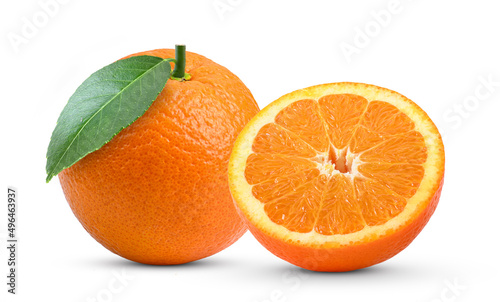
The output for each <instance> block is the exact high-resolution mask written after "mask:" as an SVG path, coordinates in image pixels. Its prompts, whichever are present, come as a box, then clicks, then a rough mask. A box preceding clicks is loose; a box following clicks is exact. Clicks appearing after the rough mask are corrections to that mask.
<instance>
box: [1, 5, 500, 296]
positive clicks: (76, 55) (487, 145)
mask: <svg viewBox="0 0 500 302" xmlns="http://www.w3.org/2000/svg"><path fill="white" fill-rule="evenodd" d="M46 1H48V0H42V2H46ZM60 2H61V3H62V2H63V1H62V0H61V1H60ZM65 2H67V3H65V4H59V5H58V9H57V11H55V12H54V11H53V12H52V13H51V16H49V17H46V16H47V15H44V14H45V13H44V10H43V9H42V7H41V6H40V4H39V2H38V1H34V0H23V1H6V0H2V2H1V4H0V24H1V28H0V30H1V32H0V48H1V56H0V66H1V73H0V85H1V86H0V87H1V93H2V96H1V98H0V99H1V106H2V108H1V118H0V123H1V126H0V129H1V137H0V141H1V149H0V150H1V151H0V152H1V160H2V166H1V188H2V189H1V190H2V192H5V191H6V187H7V186H8V185H12V186H15V187H16V188H17V189H18V191H19V228H18V236H19V238H20V242H19V245H20V249H19V254H18V258H19V283H18V293H19V294H18V295H16V296H15V297H14V296H13V295H10V294H9V295H8V294H7V293H6V286H5V284H6V283H7V281H6V280H7V279H6V278H5V276H6V274H7V265H6V263H7V253H6V249H5V248H3V246H4V242H5V237H6V203H5V202H4V201H2V205H3V206H1V209H0V215H1V219H0V221H1V225H0V226H1V227H0V236H1V237H2V243H1V246H2V248H1V249H0V262H1V265H0V268H1V273H0V276H1V278H0V279H1V282H0V283H2V285H1V286H0V288H2V290H1V294H0V300H1V301H6V300H7V301H40V300H41V301H49V299H50V301H206V300H210V301H212V300H213V301H273V302H274V301H304V300H305V299H309V300H310V301H312V299H314V301H367V300H370V301H398V302H400V301H410V302H421V301H433V302H435V301H443V302H444V301H499V300H500V292H499V291H498V284H499V281H500V276H499V270H500V260H499V258H498V255H499V254H500V248H499V244H498V241H499V237H498V231H499V226H498V221H499V212H500V211H499V210H500V198H499V194H498V188H499V185H498V183H499V180H500V179H499V176H498V175H499V174H498V171H499V170H500V163H499V161H498V159H497V158H498V154H499V150H500V143H499V137H500V136H499V129H500V127H499V126H500V118H499V117H498V113H499V112H500V102H499V96H500V84H499V83H498V82H500V59H499V58H500V42H499V33H498V30H499V29H500V18H499V16H498V13H499V11H500V5H499V2H498V1H492V0H478V1H451V0H449V1H431V0H420V1H417V0H414V1H410V0H400V1H396V2H395V3H396V4H394V5H393V4H390V3H391V2H392V1H390V0H375V1H374V0H365V1H303V0H301V1H290V0H289V1H263V0H262V1H255V0H254V1H250V0H248V1H245V0H217V1H214V0H205V1H201V0H196V1H195V0H191V1H175V2H174V1H160V0H158V1H152V0H142V1H124V0H121V1H118V0H116V1H89V0H87V1H82V0H80V1H77V0H69V1H68V0H66V1H65ZM398 3H399V4H398ZM216 5H217V6H218V7H219V9H217V8H216ZM389 8H390V9H391V11H389ZM382 10H384V11H386V12H388V13H380V11H382ZM44 16H45V17H46V18H44ZM376 16H383V17H384V18H383V20H382V21H380V20H379V21H377V17H376ZM34 18H35V19H37V20H35V22H36V23H37V25H35V26H36V27H37V31H36V32H35V33H34V34H33V33H32V34H31V35H26V33H24V34H25V37H24V38H23V39H25V40H23V41H22V42H20V43H21V44H18V45H17V44H16V43H12V41H11V39H12V37H14V36H15V35H17V38H18V39H20V37H21V36H22V35H23V32H22V30H23V26H24V24H25V22H33V19H34ZM378 19H380V18H378ZM26 20H28V21H26ZM360 32H363V33H364V34H367V35H368V36H367V37H365V39H363V38H362V36H363V35H364V34H362V33H360ZM176 43H185V44H187V47H188V50H190V51H194V52H197V53H199V54H202V55H204V56H206V57H208V58H211V59H212V60H214V61H216V62H218V63H219V64H221V65H224V66H226V67H227V68H229V69H230V70H231V71H232V72H234V73H235V74H236V75H238V76H239V77H240V78H241V79H242V80H243V82H244V83H245V84H246V85H247V86H248V87H249V88H250V90H251V91H252V93H253V94H254V97H255V99H256V100H257V102H258V103H259V105H260V107H261V108H263V107H264V106H266V105H267V104H268V103H270V102H271V101H273V100H275V99H276V98H278V97H279V96H281V95H283V94H285V93H288V92H291V91H293V90H296V89H299V88H304V87H307V86H311V85H315V84H321V83H327V82H338V81H355V82H366V83H371V84H376V85H379V86H383V87H387V88H390V89H393V90H396V91H398V92H400V93H402V94H404V95H406V96H407V97H409V98H410V99H412V100H414V101H415V102H416V103H418V104H419V105H420V106H421V107H422V108H423V109H424V110H425V111H426V112H427V113H428V114H429V115H430V117H431V118H432V119H433V120H434V121H435V123H436V124H437V125H438V127H439V129H440V130H441V132H442V134H443V135H444V136H445V137H446V139H445V146H446V156H447V158H446V160H447V162H446V177H445V179H446V181H445V186H444V189H443V193H442V197H441V201H440V204H439V206H438V208H437V210H436V212H435V214H434V216H433V217H432V219H431V221H430V222H429V223H428V225H427V227H426V228H425V229H424V230H423V232H422V233H421V234H420V235H419V237H418V238H417V239H416V240H415V241H414V242H413V243H412V244H411V245H410V246H409V247H408V248H407V249H406V250H404V251H403V252H402V253H400V254H399V255H397V256H396V257H394V258H393V259H390V260H389V261H386V262H385V263H382V264H379V265H376V266H374V267H371V268H367V269H363V270H359V271H354V272H349V273H314V272H309V271H306V270H303V269H300V268H297V267H295V266H293V265H291V264H288V263H287V262H285V261H282V260H281V259H279V258H277V257H275V256H274V255H272V254H271V253H269V252H268V251H267V250H265V249H264V248H263V247H261V246H260V244H259V243H258V242H257V241H256V240H255V239H254V238H253V237H252V235H251V234H249V233H247V234H245V235H244V236H243V237H242V238H241V239H240V240H239V241H238V242H236V243H235V244H234V245H233V246H231V247H229V248H228V249H226V250H224V251H222V252H220V253H219V254H217V255H214V256H212V257H209V258H207V259H204V260H201V261H197V262H194V263H190V264H186V265H180V266H164V267H155V266H145V265H140V264H135V263H132V262H130V261H127V260H124V259H122V258H120V257H118V256H116V255H114V254H112V253H110V252H109V251H107V250H106V249H104V248H103V247H102V246H100V245H99V244H98V243H97V242H96V241H94V240H93V239H92V238H91V237H90V236H89V235H88V234H87V233H86V232H85V230H84V229H83V228H82V227H81V225H80V224H79V222H78V221H77V219H76V218H75V217H74V216H73V214H72V212H71V210H70V208H69V206H68V205H67V203H66V201H65V199H64V196H63V194H62V191H61V188H60V185H59V183H58V180H57V178H54V179H53V181H52V182H50V183H49V184H46V183H45V153H46V148H47V145H48V142H49V138H50V135H51V132H52V130H53V128H54V126H55V122H56V120H57V117H58V116H59V113H60V111H61V110H62V108H63V107H64V105H65V104H66V102H67V100H68V98H69V96H70V95H71V94H72V93H73V92H74V90H75V89H76V87H78V85H79V84H80V83H81V82H82V81H83V80H84V79H85V78H87V77H88V76H89V75H90V74H91V73H92V72H94V71H96V70H98V69H99V68H101V67H103V66H104V65H107V64H109V63H111V62H113V61H114V60H116V59H118V58H121V57H123V56H125V55H128V54H131V53H135V52H138V51H143V50H149V49H155V48H173V46H174V45H175V44H176ZM347 44H349V45H351V50H353V48H354V47H355V48H356V49H357V50H356V53H353V54H352V55H346V54H345V53H344V52H343V51H342V47H344V48H346V47H349V46H346V45H347ZM488 79H489V80H488ZM488 81H490V82H491V81H493V82H496V84H493V85H489V86H488V85H485V84H484V82H488ZM3 194H5V197H1V198H2V200H5V201H6V193H3ZM119 274H126V277H127V278H129V279H126V280H125V281H123V282H122V283H123V286H121V287H120V284H121V283H120V282H119V280H118V283H116V284H115V283H113V282H115V280H117V279H116V275H119ZM110 282H111V283H113V285H114V286H115V287H117V286H118V287H120V288H119V290H115V292H114V293H111V292H110V291H109V289H108V286H109V284H110ZM453 283H457V284H458V285H452V284H453ZM6 298H7V299H6ZM93 299H95V300H93Z"/></svg>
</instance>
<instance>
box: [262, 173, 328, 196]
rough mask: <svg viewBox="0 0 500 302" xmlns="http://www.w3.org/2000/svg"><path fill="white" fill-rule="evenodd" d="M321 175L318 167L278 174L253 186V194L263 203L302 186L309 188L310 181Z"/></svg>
mask: <svg viewBox="0 0 500 302" xmlns="http://www.w3.org/2000/svg"><path fill="white" fill-rule="evenodd" d="M318 175H319V171H318V170H317V169H311V170H306V171H302V172H299V173H296V174H289V175H282V176H276V177H275V178H274V179H271V180H268V181H265V182H263V183H259V184H256V185H254V186H253V188H252V194H253V195H254V196H255V198H257V199H258V200H260V201H261V202H263V203H266V202H269V201H272V200H274V199H277V198H281V197H283V196H287V195H290V194H292V193H293V192H295V191H297V190H298V189H299V188H301V187H305V189H308V188H309V185H308V184H309V182H311V181H313V180H314V178H316V177H317V176H318Z"/></svg>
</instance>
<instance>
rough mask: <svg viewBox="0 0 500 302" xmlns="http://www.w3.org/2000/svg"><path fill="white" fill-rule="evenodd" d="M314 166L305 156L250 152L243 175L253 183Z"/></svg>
mask: <svg viewBox="0 0 500 302" xmlns="http://www.w3.org/2000/svg"><path fill="white" fill-rule="evenodd" d="M314 168H316V164H314V163H313V162H311V161H310V160H308V159H305V158H298V157H292V156H287V155H281V154H251V155H250V156H249V157H248V159H247V164H246V170H245V176H246V179H247V181H248V183H250V184H252V185H254V184H257V183H260V182H264V181H266V180H271V179H274V178H275V177H279V176H283V175H293V174H297V173H298V172H302V171H305V170H311V169H314Z"/></svg>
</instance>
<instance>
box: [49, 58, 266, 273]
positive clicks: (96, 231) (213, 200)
mask: <svg viewBox="0 0 500 302" xmlns="http://www.w3.org/2000/svg"><path fill="white" fill-rule="evenodd" d="M136 55H153V56H158V57H163V58H174V57H175V53H174V50H171V49H158V50H153V51H147V52H142V53H137V54H134V55H131V56H136ZM186 56H187V59H186V72H187V73H190V74H191V76H192V78H191V80H190V81H185V82H179V81H175V80H169V81H168V82H167V84H166V86H165V88H164V89H163V91H162V92H161V94H160V95H159V96H158V98H157V99H156V100H155V101H154V102H153V104H152V105H151V107H150V108H149V109H148V110H147V111H146V113H145V114H144V115H143V116H141V117H140V118H139V119H137V120H136V121H135V122H134V123H133V124H132V125H130V126H129V127H127V128H125V129H124V130H123V131H121V132H120V133H119V134H117V135H116V136H115V137H114V138H113V139H112V140H111V141H109V142H108V143H107V144H106V145H104V146H103V147H102V148H101V149H99V150H97V151H95V152H93V153H90V154H89V155H87V156H86V157H84V158H83V159H81V160H80V161H78V162H77V163H76V164H74V165H73V166H71V167H70V168H67V169H65V170H63V171H62V172H61V173H60V174H59V180H60V183H61V186H62V188H63V191H64V194H65V196H66V199H67V201H68V203H69V205H70V207H71V209H72V210H73V213H74V214H75V216H76V217H77V218H78V220H79V221H80V222H81V224H82V225H83V227H84V228H85V229H86V230H87V231H88V232H89V233H90V235H92V237H94V238H95V239H96V240H97V241H98V242H99V243H101V244H102V245H103V246H104V247H106V248H107V249H109V250H110V251H112V252H114V253H116V254H118V255H120V256H122V257H124V258H127V259H130V260H133V261H136V262H141V263H147V264H157V265H163V264H181V263H186V262H190V261H194V260H198V259H201V258H204V257H208V256H210V255H213V254H215V253H217V252H219V251H221V250H223V249H225V248H226V247H228V246H230V245H231V244H232V243H234V242H235V241H236V240H237V239H239V238H240V237H241V236H242V235H243V233H244V232H245V231H246V227H245V225H244V222H243V220H242V219H241V218H240V216H239V215H238V214H237V212H236V209H235V207H234V204H233V201H232V198H231V196H230V193H229V186H228V180H227V164H228V160H229V155H230V153H231V148H232V145H233V143H234V141H235V139H236V137H237V135H238V133H239V132H240V130H241V129H242V128H243V126H244V125H245V124H246V123H247V122H248V121H249V120H250V119H251V118H252V117H253V116H254V115H255V114H256V113H257V112H258V111H259V108H258V106H257V103H256V102H255V100H254V99H253V96H252V94H251V93H250V91H249V90H248V89H247V87H246V86H245V85H244V84H243V83H242V82H241V81H240V80H239V79H238V78H237V77H236V76H235V75H234V74H232V73H231V72H230V71H229V70H227V69H226V68H224V67H222V66H220V65H218V64H216V63H214V62H212V61H211V60H209V59H207V58H205V57H203V56H200V55H197V54H195V53H191V52H188V53H187V55H186ZM129 57H130V56H129Z"/></svg>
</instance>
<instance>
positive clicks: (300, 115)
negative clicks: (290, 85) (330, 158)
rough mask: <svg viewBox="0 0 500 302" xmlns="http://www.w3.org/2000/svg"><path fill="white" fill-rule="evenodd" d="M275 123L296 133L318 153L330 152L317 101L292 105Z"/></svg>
mask: <svg viewBox="0 0 500 302" xmlns="http://www.w3.org/2000/svg"><path fill="white" fill-rule="evenodd" d="M304 112H307V113H308V114H304ZM275 123H276V124H278V125H280V126H282V127H283V128H285V129H288V130H290V131H291V132H293V133H295V134H296V135H297V136H298V137H300V138H301V139H302V140H304V141H305V142H306V143H308V144H309V145H310V146H311V147H313V148H314V149H316V150H317V151H320V152H325V151H328V147H329V142H328V137H327V136H326V132H325V126H324V123H323V121H322V120H321V116H320V115H319V112H318V104H317V102H316V101H313V100H302V101H297V102H295V103H293V104H290V105H289V106H288V107H286V108H285V109H283V110H281V112H280V113H279V114H278V115H277V116H276V118H275Z"/></svg>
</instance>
